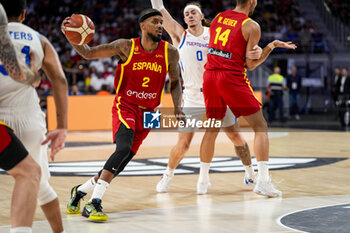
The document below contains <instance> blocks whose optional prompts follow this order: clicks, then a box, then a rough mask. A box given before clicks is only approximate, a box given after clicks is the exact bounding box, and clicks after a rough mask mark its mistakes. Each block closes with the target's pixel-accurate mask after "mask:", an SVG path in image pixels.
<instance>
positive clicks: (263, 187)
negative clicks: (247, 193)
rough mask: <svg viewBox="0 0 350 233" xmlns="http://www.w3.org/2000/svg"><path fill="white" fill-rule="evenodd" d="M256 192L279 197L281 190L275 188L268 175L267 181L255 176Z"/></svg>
mask: <svg viewBox="0 0 350 233" xmlns="http://www.w3.org/2000/svg"><path fill="white" fill-rule="evenodd" d="M253 191H254V192H255V193H256V194H260V195H263V196H267V197H281V196H282V192H281V191H279V190H278V189H276V188H275V187H274V186H273V184H272V182H271V177H269V179H268V181H266V182H264V181H261V180H260V179H259V177H258V178H257V181H256V184H255V187H254V190H253Z"/></svg>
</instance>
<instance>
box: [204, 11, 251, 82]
mask: <svg viewBox="0 0 350 233" xmlns="http://www.w3.org/2000/svg"><path fill="white" fill-rule="evenodd" d="M248 20H250V18H249V17H248V16H247V15H245V14H243V13H238V12H235V11H233V10H228V11H224V12H221V13H220V14H218V15H217V16H216V17H215V19H214V20H213V22H212V23H211V26H210V42H209V49H208V62H207V64H206V65H205V69H206V70H229V71H233V72H235V73H237V74H238V75H242V72H245V71H246V69H245V61H244V57H245V53H246V47H247V41H246V40H245V39H244V37H243V34H242V26H243V25H244V24H245V23H246V22H247V21H248Z"/></svg>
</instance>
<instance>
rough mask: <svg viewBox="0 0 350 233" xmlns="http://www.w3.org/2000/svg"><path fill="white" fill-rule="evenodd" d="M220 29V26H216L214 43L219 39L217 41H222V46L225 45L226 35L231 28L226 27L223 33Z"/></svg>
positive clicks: (227, 35) (228, 34)
mask: <svg viewBox="0 0 350 233" xmlns="http://www.w3.org/2000/svg"><path fill="white" fill-rule="evenodd" d="M221 31H222V27H218V28H217V29H216V36H215V40H214V44H217V43H218V40H219V41H222V46H224V47H225V46H226V43H227V41H228V37H229V36H230V33H231V30H230V29H227V30H226V31H224V32H223V33H221Z"/></svg>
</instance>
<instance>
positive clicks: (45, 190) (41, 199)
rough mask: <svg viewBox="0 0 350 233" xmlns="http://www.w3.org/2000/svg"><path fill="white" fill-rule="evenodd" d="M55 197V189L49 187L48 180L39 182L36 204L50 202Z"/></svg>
mask: <svg viewBox="0 0 350 233" xmlns="http://www.w3.org/2000/svg"><path fill="white" fill-rule="evenodd" d="M56 198H57V194H56V192H55V190H53V188H52V187H51V185H50V184H49V182H48V181H46V182H43V183H40V187H39V192H38V204H39V205H40V206H42V205H45V204H47V203H50V202H51V201H53V200H55V199H56Z"/></svg>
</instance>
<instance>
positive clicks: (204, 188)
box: [197, 181, 211, 195]
mask: <svg viewBox="0 0 350 233" xmlns="http://www.w3.org/2000/svg"><path fill="white" fill-rule="evenodd" d="M210 186H211V183H210V181H208V182H201V183H199V182H198V183H197V194H199V195H204V194H206V193H207V192H208V188H209V187H210Z"/></svg>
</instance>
